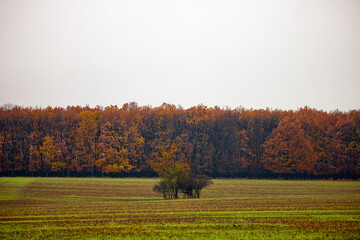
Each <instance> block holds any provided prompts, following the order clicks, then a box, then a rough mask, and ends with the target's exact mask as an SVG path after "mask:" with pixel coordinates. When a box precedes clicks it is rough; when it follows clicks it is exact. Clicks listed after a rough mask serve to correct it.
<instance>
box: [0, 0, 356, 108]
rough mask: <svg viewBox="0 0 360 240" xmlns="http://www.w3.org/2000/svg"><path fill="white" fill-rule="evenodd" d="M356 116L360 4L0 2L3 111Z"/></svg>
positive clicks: (312, 0) (296, 0)
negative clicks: (132, 107) (171, 109)
mask: <svg viewBox="0 0 360 240" xmlns="http://www.w3.org/2000/svg"><path fill="white" fill-rule="evenodd" d="M129 101H136V102H138V103H139V105H152V106H158V105H160V104H162V103H163V102H167V103H172V104H176V105H178V104H180V105H181V106H183V107H184V108H188V107H191V106H195V105H198V104H200V103H203V104H204V105H207V106H215V105H218V106H220V107H221V106H229V107H231V108H235V107H237V106H243V107H245V108H266V107H270V108H273V109H275V108H279V109H297V108H299V107H303V106H305V105H308V106H310V107H313V108H317V109H323V110H326V111H330V110H335V109H339V110H342V111H347V110H349V109H359V108H360V1H359V0H179V1H174V0H131V1H125V0H124V1H121V0H113V1H111V0H83V1H80V0H58V1H55V0H21V1H19V0H0V105H3V104H5V103H13V104H17V105H22V106H35V105H38V106H42V107H46V106H48V105H51V106H63V107H65V106H67V105H86V104H89V105H90V106H95V105H102V106H107V105H110V104H112V105H115V104H117V105H119V106H121V105H122V104H124V103H125V102H129Z"/></svg>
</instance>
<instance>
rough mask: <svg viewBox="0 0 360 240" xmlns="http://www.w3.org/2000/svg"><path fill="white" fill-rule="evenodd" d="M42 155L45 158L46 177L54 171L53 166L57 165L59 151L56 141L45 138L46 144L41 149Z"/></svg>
mask: <svg viewBox="0 0 360 240" xmlns="http://www.w3.org/2000/svg"><path fill="white" fill-rule="evenodd" d="M40 153H41V155H42V157H43V164H44V169H45V172H46V175H47V176H48V174H49V171H50V170H52V165H53V164H54V163H55V160H56V155H57V151H56V148H55V145H54V140H53V138H52V137H50V136H46V137H45V138H44V142H43V144H42V145H41V147H40Z"/></svg>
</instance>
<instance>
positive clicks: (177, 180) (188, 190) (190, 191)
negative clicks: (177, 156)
mask: <svg viewBox="0 0 360 240" xmlns="http://www.w3.org/2000/svg"><path fill="white" fill-rule="evenodd" d="M175 172H176V171H175ZM212 183H213V182H212V181H211V178H209V177H208V176H206V175H193V174H183V173H181V172H177V174H169V175H168V176H167V177H163V178H162V179H161V181H160V182H159V183H157V184H155V186H154V188H153V190H154V191H155V192H158V193H161V194H162V195H163V197H164V198H178V197H179V192H182V193H183V194H184V198H199V197H200V193H201V190H202V189H203V188H205V187H207V186H209V185H210V184H212Z"/></svg>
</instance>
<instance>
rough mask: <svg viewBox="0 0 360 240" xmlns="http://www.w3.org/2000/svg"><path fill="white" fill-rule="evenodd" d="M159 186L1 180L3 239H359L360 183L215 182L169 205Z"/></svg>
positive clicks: (108, 181)
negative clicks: (192, 196) (197, 196)
mask: <svg viewBox="0 0 360 240" xmlns="http://www.w3.org/2000/svg"><path fill="white" fill-rule="evenodd" d="M157 181H159V180H158V179H132V178H130V179H111V178H0V238H1V239H59V238H62V239H64V238H65V239H84V238H92V239H259V238H260V239H360V182H355V181H284V180H220V179H217V180H214V184H213V185H211V186H210V187H208V188H206V189H205V190H204V191H203V193H202V196H201V198H200V199H176V200H164V199H162V198H161V197H160V196H159V195H158V194H156V193H154V192H153V191H152V186H153V185H154V184H155V183H156V182H157Z"/></svg>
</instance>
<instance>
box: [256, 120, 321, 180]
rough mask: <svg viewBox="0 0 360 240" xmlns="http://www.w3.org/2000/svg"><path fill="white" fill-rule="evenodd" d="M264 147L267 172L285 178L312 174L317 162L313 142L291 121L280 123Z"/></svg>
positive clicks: (264, 162)
mask: <svg viewBox="0 0 360 240" xmlns="http://www.w3.org/2000/svg"><path fill="white" fill-rule="evenodd" d="M263 147H264V149H265V152H264V155H263V157H262V163H263V164H264V168H265V169H266V170H268V171H270V172H272V173H275V174H279V175H280V176H285V177H288V176H294V175H300V176H302V177H303V176H304V174H310V173H312V171H313V167H314V164H315V161H314V154H313V147H312V145H311V142H310V141H309V140H308V139H307V138H306V137H305V133H304V131H303V130H302V129H301V128H300V127H299V126H297V125H296V124H295V123H294V122H292V121H291V120H290V119H284V120H283V121H282V122H281V123H280V125H279V127H278V128H277V129H276V130H274V132H273V133H272V134H271V136H270V138H269V139H268V140H267V141H266V142H265V144H264V146H263Z"/></svg>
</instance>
